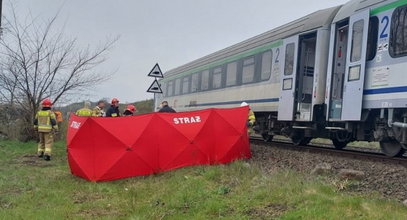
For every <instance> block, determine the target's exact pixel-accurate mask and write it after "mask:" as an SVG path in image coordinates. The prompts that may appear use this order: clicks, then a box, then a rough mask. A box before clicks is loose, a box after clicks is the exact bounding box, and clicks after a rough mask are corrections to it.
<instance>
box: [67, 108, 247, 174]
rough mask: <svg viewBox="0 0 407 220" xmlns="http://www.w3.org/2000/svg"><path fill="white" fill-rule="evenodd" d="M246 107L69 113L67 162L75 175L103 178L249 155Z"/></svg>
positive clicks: (151, 172)
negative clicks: (128, 114)
mask: <svg viewBox="0 0 407 220" xmlns="http://www.w3.org/2000/svg"><path fill="white" fill-rule="evenodd" d="M247 115H248V108H247V107H242V108H234V109H208V110H202V111H195V112H183V113H152V114H147V115H141V116H132V117H119V118H97V117H78V116H74V115H72V116H71V118H70V121H69V128H68V161H69V166H70V168H71V172H72V174H73V175H75V176H79V177H82V178H84V179H87V180H90V181H109V180H116V179H122V178H128V177H135V176H145V175H150V174H153V173H159V172H163V171H168V170H173V169H177V168H181V167H186V166H194V165H205V164H207V165H212V164H225V163H229V162H232V161H234V160H238V159H244V158H250V157H251V154H250V145H249V139H248V134H247V127H246V122H247Z"/></svg>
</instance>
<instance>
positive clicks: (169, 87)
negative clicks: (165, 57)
mask: <svg viewBox="0 0 407 220" xmlns="http://www.w3.org/2000/svg"><path fill="white" fill-rule="evenodd" d="M173 92H174V81H169V82H167V94H166V96H167V97H169V96H172V94H173Z"/></svg>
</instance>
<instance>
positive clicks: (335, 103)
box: [329, 20, 349, 120]
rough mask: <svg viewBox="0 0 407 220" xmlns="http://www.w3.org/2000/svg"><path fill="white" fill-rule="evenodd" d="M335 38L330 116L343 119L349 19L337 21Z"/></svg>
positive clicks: (332, 118)
mask: <svg viewBox="0 0 407 220" xmlns="http://www.w3.org/2000/svg"><path fill="white" fill-rule="evenodd" d="M333 29H334V30H335V35H334V38H333V39H335V42H334V45H335V50H334V53H333V56H332V57H333V62H332V75H331V92H330V94H331V100H330V102H329V118H330V119H331V120H341V117H342V101H343V84H344V81H345V80H344V79H345V71H346V57H347V51H348V33H349V21H348V20H347V21H344V22H341V23H337V24H336V25H335V27H333Z"/></svg>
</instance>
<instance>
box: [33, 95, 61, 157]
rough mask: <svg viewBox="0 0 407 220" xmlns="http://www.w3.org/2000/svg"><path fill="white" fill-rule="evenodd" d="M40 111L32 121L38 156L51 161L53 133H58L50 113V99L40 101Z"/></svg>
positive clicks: (52, 114)
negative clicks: (36, 137)
mask: <svg viewBox="0 0 407 220" xmlns="http://www.w3.org/2000/svg"><path fill="white" fill-rule="evenodd" d="M41 105H42V109H41V110H40V111H38V112H37V114H36V115H35V120H34V129H35V130H36V131H38V135H39V139H40V141H39V143H38V156H39V157H41V158H44V159H45V160H46V161H50V160H51V153H52V145H53V144H54V137H53V132H58V125H57V122H56V117H55V114H54V112H52V111H51V106H52V102H51V100H50V99H44V100H43V101H42V104H41Z"/></svg>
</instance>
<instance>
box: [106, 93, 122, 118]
mask: <svg viewBox="0 0 407 220" xmlns="http://www.w3.org/2000/svg"><path fill="white" fill-rule="evenodd" d="M106 117H113V118H114V117H120V110H119V100H118V99H117V98H113V99H112V102H111V105H110V107H109V109H107V112H106Z"/></svg>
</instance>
